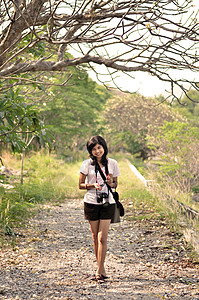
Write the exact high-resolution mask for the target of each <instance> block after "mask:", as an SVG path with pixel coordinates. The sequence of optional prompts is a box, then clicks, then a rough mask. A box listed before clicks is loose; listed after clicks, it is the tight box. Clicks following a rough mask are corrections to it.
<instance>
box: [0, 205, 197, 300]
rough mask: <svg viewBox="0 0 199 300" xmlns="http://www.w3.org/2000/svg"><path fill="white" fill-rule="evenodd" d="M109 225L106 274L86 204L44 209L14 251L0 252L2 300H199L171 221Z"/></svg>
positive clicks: (188, 262)
mask: <svg viewBox="0 0 199 300" xmlns="http://www.w3.org/2000/svg"><path fill="white" fill-rule="evenodd" d="M129 214H130V211H128V209H127V213H126V216H125V217H124V219H123V220H122V222H121V223H120V224H111V227H110V231H109V237H108V251H107V257H106V269H107V275H108V276H109V278H108V279H107V280H106V282H105V283H102V284H99V283H97V282H95V281H91V280H90V277H91V276H92V275H93V274H94V273H95V268H96V261H95V257H94V253H93V246H92V239H91V234H90V230H89V226H88V223H87V221H85V220H84V216H83V203H82V200H78V199H75V200H70V201H68V200H67V202H66V203H64V204H61V205H57V206H53V205H50V204H49V205H44V206H43V208H42V210H41V211H40V213H39V214H38V215H37V216H36V217H34V218H33V219H31V220H30V221H29V225H28V227H27V228H26V229H25V230H24V232H23V234H24V237H19V238H18V241H16V246H15V247H13V249H7V248H5V249H2V250H1V252H0V264H1V269H0V299H21V300H25V299H100V300H102V299H114V300H116V299H122V300H125V299H126V300H127V299H128V300H129V299H137V300H141V299H145V300H151V299H199V267H198V265H197V264H194V263H193V262H192V260H191V259H190V258H189V257H188V256H187V252H186V250H185V248H184V241H183V238H182V237H180V236H177V235H176V234H174V233H173V232H172V231H171V230H170V229H169V227H168V226H167V224H166V221H165V220H150V221H149V220H148V221H143V222H141V221H135V220H134V221H129V220H128V215H129Z"/></svg>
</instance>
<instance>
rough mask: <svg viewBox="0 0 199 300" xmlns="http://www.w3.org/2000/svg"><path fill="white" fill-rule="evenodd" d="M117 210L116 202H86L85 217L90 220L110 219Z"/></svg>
mask: <svg viewBox="0 0 199 300" xmlns="http://www.w3.org/2000/svg"><path fill="white" fill-rule="evenodd" d="M114 212H115V204H109V206H107V207H104V206H103V205H97V204H90V203H86V202H84V215H85V219H86V220H89V221H97V220H109V219H112V218H113V216H114Z"/></svg>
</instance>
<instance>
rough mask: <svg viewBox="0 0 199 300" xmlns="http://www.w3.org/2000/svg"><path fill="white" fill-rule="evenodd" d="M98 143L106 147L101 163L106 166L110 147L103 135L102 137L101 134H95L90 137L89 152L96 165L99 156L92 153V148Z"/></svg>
mask: <svg viewBox="0 0 199 300" xmlns="http://www.w3.org/2000/svg"><path fill="white" fill-rule="evenodd" d="M97 144H99V145H101V146H102V147H103V148H104V154H103V155H102V159H101V164H102V165H103V166H105V165H106V164H107V162H108V161H107V157H106V156H107V154H108V147H107V144H106V141H105V139H103V137H101V136H100V135H94V136H92V137H91V138H90V139H89V141H88V142H87V144H86V146H87V150H88V153H89V154H90V158H91V159H92V160H93V164H94V165H96V164H97V158H96V157H95V156H94V155H93V154H92V150H93V148H94V147H95V146H96V145H97Z"/></svg>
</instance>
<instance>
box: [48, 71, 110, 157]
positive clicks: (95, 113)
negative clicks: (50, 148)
mask: <svg viewBox="0 0 199 300" xmlns="http://www.w3.org/2000/svg"><path fill="white" fill-rule="evenodd" d="M71 72H73V73H74V74H73V77H72V79H71V80H70V86H63V87H56V86H55V87H53V88H52V92H53V95H54V99H53V100H52V101H50V102H49V103H47V105H46V106H45V107H44V109H43V115H44V116H45V120H46V122H47V123H48V124H49V127H50V130H51V132H52V134H53V136H54V137H55V147H56V149H57V151H58V152H61V153H62V154H64V153H65V152H66V149H70V150H71V149H81V148H82V147H84V145H85V141H86V140H87V139H88V138H89V136H90V135H92V134H93V133H94V134H95V132H96V130H97V128H98V124H99V115H100V111H102V109H103V105H104V103H105V102H106V100H107V98H108V97H109V94H108V92H107V91H106V89H105V88H103V87H101V86H99V85H98V84H97V83H95V82H94V81H92V80H91V79H89V77H88V74H87V73H86V71H85V70H83V69H82V70H81V72H79V73H76V72H75V70H74V69H72V70H71ZM65 79H66V75H65V74H63V75H62V76H61V78H60V80H61V81H64V80H65Z"/></svg>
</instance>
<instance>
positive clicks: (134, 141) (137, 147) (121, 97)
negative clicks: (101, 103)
mask: <svg viewBox="0 0 199 300" xmlns="http://www.w3.org/2000/svg"><path fill="white" fill-rule="evenodd" d="M173 119H175V116H174V114H172V111H171V108H170V107H168V105H164V104H161V107H160V105H159V102H158V101H157V100H155V99H149V98H145V97H143V96H141V95H138V94H133V95H129V94H125V93H122V92H118V91H117V92H114V93H112V95H111V98H110V99H109V100H108V101H107V103H106V104H105V110H104V112H103V115H102V122H103V123H104V124H105V126H104V127H105V129H104V134H105V136H106V138H107V140H108V141H109V143H110V145H111V149H112V150H113V151H127V152H130V153H132V154H135V153H140V155H141V156H142V157H143V158H147V157H148V155H149V150H150V149H149V148H148V145H147V141H146V137H147V134H150V133H153V132H154V129H155V128H156V127H157V126H160V125H162V124H163V122H164V120H168V121H171V120H173Z"/></svg>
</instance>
